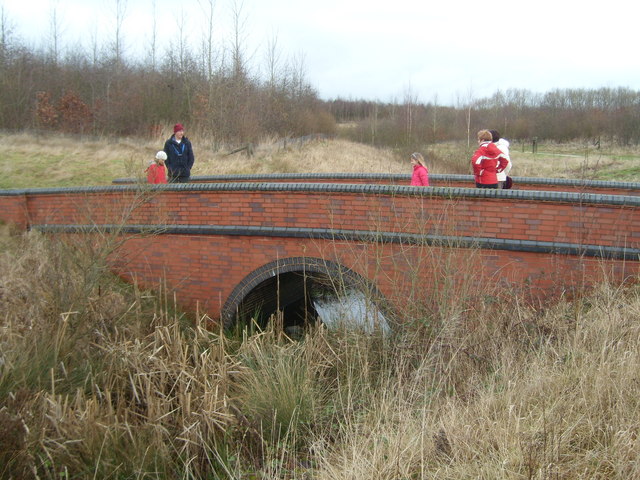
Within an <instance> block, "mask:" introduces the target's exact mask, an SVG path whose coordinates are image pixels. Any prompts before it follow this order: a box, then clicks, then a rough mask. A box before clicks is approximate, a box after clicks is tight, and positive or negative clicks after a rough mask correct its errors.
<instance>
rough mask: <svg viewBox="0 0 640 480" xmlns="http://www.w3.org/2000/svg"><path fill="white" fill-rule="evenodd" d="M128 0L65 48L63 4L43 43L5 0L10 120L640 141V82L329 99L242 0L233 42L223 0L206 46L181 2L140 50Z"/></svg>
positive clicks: (0, 95) (107, 130)
mask: <svg viewBox="0 0 640 480" xmlns="http://www.w3.org/2000/svg"><path fill="white" fill-rule="evenodd" d="M126 1H127V0H112V6H113V12H112V16H113V20H114V21H113V22H112V23H113V25H112V29H111V30H110V31H111V32H112V33H111V35H112V37H111V38H110V39H108V40H107V41H105V42H104V44H99V43H98V41H97V39H96V38H92V39H91V40H92V41H91V45H90V46H89V47H88V48H87V47H86V46H85V47H81V46H78V47H74V48H68V47H67V48H63V45H64V42H63V35H62V30H63V29H62V27H61V23H62V20H61V15H59V14H58V12H57V11H56V9H55V7H54V8H53V10H52V11H51V20H50V32H49V34H48V36H47V38H46V39H45V40H46V42H45V43H46V45H47V46H46V47H45V48H44V49H40V50H38V49H35V48H31V47H27V46H25V45H24V44H23V43H22V42H21V41H20V40H19V39H18V38H17V36H16V35H14V29H13V28H12V23H11V19H9V18H7V15H6V13H5V11H4V9H3V8H2V7H1V6H0V129H24V128H37V129H51V130H55V131H64V132H74V133H90V134H127V135H144V134H148V133H155V132H157V130H158V126H159V125H163V124H164V125H166V124H171V123H174V122H177V121H180V122H184V123H187V124H188V125H189V129H190V130H191V131H194V130H199V131H200V132H201V133H203V134H206V135H209V136H211V137H212V138H213V139H214V140H215V141H217V142H220V143H242V142H255V141H258V140H260V139H261V138H264V137H267V136H278V137H283V136H303V135H308V134H312V133H313V134H315V133H324V134H334V133H335V131H336V123H350V124H351V128H348V129H345V130H344V131H345V132H347V133H346V134H347V135H348V136H349V137H350V138H351V139H353V140H356V141H360V142H364V143H371V144H374V145H384V146H403V145H419V144H425V143H435V142H440V141H448V140H464V139H466V141H467V142H471V141H472V137H473V132H475V131H476V130H478V129H480V128H487V127H491V128H496V129H498V130H500V131H501V132H502V133H503V135H505V136H506V137H508V138H510V139H513V140H529V139H533V138H538V139H540V140H555V141H568V140H575V139H581V140H584V139H590V140H594V141H596V140H598V141H599V140H602V141H608V142H611V143H616V144H621V145H637V144H638V143H640V92H638V91H634V90H630V89H628V88H601V89H597V90H584V89H575V90H571V89H564V90H554V91H550V92H547V93H533V92H531V91H528V90H507V91H505V92H500V91H499V92H497V93H495V94H494V95H493V96H491V97H489V98H483V99H476V98H473V95H472V93H471V92H469V94H468V95H466V98H465V99H459V100H458V101H457V102H456V104H455V105H441V104H439V103H438V98H437V96H435V97H434V98H433V100H432V101H430V102H427V103H424V102H419V101H418V98H417V95H416V94H415V93H414V92H412V91H407V92H404V98H403V99H402V101H395V102H386V103H385V102H379V101H366V100H342V99H335V100H330V101H322V100H320V99H319V97H318V94H317V92H316V91H315V90H314V89H313V88H312V87H311V86H310V84H309V83H308V81H307V80H306V77H305V65H304V57H303V56H302V55H298V56H295V57H294V58H292V59H286V60H283V59H282V57H281V54H280V52H279V48H278V44H277V38H273V39H272V40H271V41H269V42H267V44H266V45H265V46H264V52H262V53H263V55H262V58H263V62H262V64H261V65H256V62H254V61H253V60H254V58H255V55H248V54H247V53H246V48H247V38H246V35H245V21H246V17H245V15H244V13H243V11H242V3H241V0H229V1H230V2H231V10H230V12H231V15H232V23H233V28H232V33H231V38H230V39H227V41H225V42H224V45H221V44H219V43H217V42H219V40H216V39H215V38H214V35H213V31H214V22H215V20H216V16H215V15H214V4H215V0H200V1H199V2H198V8H199V9H200V10H199V11H198V12H196V14H198V15H201V17H202V18H203V19H204V20H205V24H206V28H205V29H204V31H203V33H202V36H201V37H200V39H199V41H198V43H197V47H195V48H194V47H192V43H190V42H189V41H188V36H187V32H188V31H189V24H188V21H187V18H186V17H185V14H184V11H181V13H180V14H178V15H177V17H176V24H175V26H174V28H173V29H172V36H171V41H170V44H169V45H168V47H167V48H165V49H164V50H162V51H161V49H160V47H159V42H158V40H157V39H158V33H157V30H158V28H157V25H156V22H155V20H154V21H153V25H152V26H151V27H152V35H151V41H150V42H149V44H148V45H147V50H146V57H145V58H144V59H143V60H140V59H131V58H128V57H127V56H126V55H125V52H126V48H125V44H126V38H125V36H124V33H123V32H124V30H123V28H122V27H123V22H124V20H125V19H126V15H127V12H126V6H127V4H126ZM149 1H150V2H151V4H152V5H153V7H154V9H155V0H149ZM153 18H154V19H155V18H156V17H155V15H154V17H153ZM63 52H64V53H63Z"/></svg>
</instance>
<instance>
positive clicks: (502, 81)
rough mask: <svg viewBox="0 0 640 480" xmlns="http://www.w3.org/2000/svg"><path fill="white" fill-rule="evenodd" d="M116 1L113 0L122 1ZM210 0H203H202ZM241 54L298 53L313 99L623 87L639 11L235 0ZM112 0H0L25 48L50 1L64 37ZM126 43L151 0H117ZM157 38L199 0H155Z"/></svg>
mask: <svg viewBox="0 0 640 480" xmlns="http://www.w3.org/2000/svg"><path fill="white" fill-rule="evenodd" d="M121 1H122V0H121ZM208 1H209V0H205V2H207V3H208ZM233 1H234V0H215V7H214V16H215V18H214V30H215V33H216V35H217V37H218V42H219V43H222V42H225V41H226V42H228V40H229V38H230V32H231V31H232V28H231V24H232V15H231V10H232V9H231V6H230V5H231V4H232V3H233ZM236 2H237V4H238V5H240V4H242V16H243V19H244V22H243V35H244V43H245V44H246V49H245V50H246V52H247V54H248V55H250V56H251V60H250V65H251V66H253V67H255V68H263V67H264V65H265V57H266V50H267V49H266V45H267V44H268V43H269V42H271V41H273V40H274V39H277V49H278V51H279V53H280V55H281V56H282V58H283V60H286V59H292V58H294V57H295V58H297V59H298V60H300V59H303V61H304V67H305V71H306V76H307V80H308V81H309V83H310V84H311V85H312V86H313V87H314V88H315V89H316V90H317V91H318V93H319V94H320V96H321V97H322V98H324V99H333V98H337V97H341V98H345V99H349V98H352V99H368V100H380V101H392V100H398V101H402V100H403V99H404V98H405V97H406V96H407V95H408V94H411V95H412V96H413V97H417V99H418V101H421V102H425V103H426V102H430V101H434V100H435V99H436V98H437V101H438V103H440V104H456V103H457V102H459V101H460V102H465V101H466V100H467V99H469V98H474V99H477V98H482V97H486V96H490V95H492V94H493V93H495V92H496V91H498V90H502V91H504V90H507V89H527V90H530V91H533V92H546V91H549V90H553V89H555V88H588V89H591V88H600V87H611V88H615V87H628V88H632V89H634V90H640V60H639V55H638V52H637V51H636V46H637V45H638V40H637V38H638V22H639V19H638V17H637V15H636V14H635V12H632V11H631V9H632V8H634V5H635V2H633V1H630V0H624V1H622V0H608V1H606V2H594V1H591V0H582V1H579V0H538V1H535V2H532V1H526V2H525V1H519V0H511V1H503V0H493V1H490V2H486V9H483V8H484V7H483V2H479V1H477V0H476V1H469V0H448V1H430V0H385V1H378V0H317V1H309V0H244V1H242V0H236ZM115 3H116V0H57V1H56V0H0V6H2V7H3V8H4V14H5V18H6V19H7V22H8V24H9V25H10V26H11V27H13V33H14V35H16V36H17V37H19V38H20V39H21V40H23V41H25V42H26V43H28V44H30V45H33V46H35V47H43V45H44V43H45V41H46V40H47V38H48V37H50V32H51V23H52V22H51V19H52V12H53V9H54V6H55V5H57V6H56V8H55V11H56V14H57V18H58V24H59V27H60V32H61V35H60V37H61V42H62V43H63V44H65V45H73V44H77V43H81V44H82V45H84V46H85V48H87V49H88V48H89V46H90V45H91V44H92V40H91V39H92V38H96V37H97V39H98V43H105V42H109V41H111V40H112V38H113V36H114V33H113V31H114V25H115V14H114V12H115V7H114V5H115ZM124 3H125V4H126V11H125V20H124V23H123V29H124V34H123V38H124V42H125V46H126V48H127V54H128V55H132V54H133V53H134V52H136V51H145V49H148V45H149V44H150V39H151V31H152V24H153V21H152V18H153V13H152V12H153V9H152V5H153V3H154V2H153V0H125V1H124ZM155 4H156V11H157V13H156V19H157V25H158V31H159V33H160V35H159V41H160V42H163V43H164V44H165V45H166V44H168V41H169V39H170V38H174V39H175V38H176V37H177V36H178V33H177V21H176V18H179V17H180V15H181V14H182V13H184V19H185V25H186V27H187V28H186V29H188V31H189V34H188V40H189V42H190V43H191V44H192V45H194V48H196V46H197V45H198V44H199V42H200V39H201V38H202V32H203V29H205V28H204V27H203V25H202V19H203V17H204V15H203V10H202V8H201V6H200V2H199V1H198V0H183V1H182V2H179V1H169V0H155Z"/></svg>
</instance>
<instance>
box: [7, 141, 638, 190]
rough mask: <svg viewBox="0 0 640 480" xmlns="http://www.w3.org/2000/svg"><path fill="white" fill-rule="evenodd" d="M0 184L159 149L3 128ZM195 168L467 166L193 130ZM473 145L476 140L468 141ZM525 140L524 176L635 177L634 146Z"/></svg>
mask: <svg viewBox="0 0 640 480" xmlns="http://www.w3.org/2000/svg"><path fill="white" fill-rule="evenodd" d="M1 138H2V142H3V145H5V154H4V155H3V156H2V157H1V158H0V188H30V187H62V186H81V185H109V184H110V183H111V181H112V180H113V179H114V178H122V177H143V172H144V169H145V168H146V165H147V162H148V161H149V160H150V159H152V158H153V157H154V155H155V152H156V151H157V150H159V149H162V147H163V145H164V140H165V139H164V137H158V138H153V139H149V138H147V139H133V138H102V139H87V138H85V139H81V138H75V137H65V136H61V135H35V134H32V133H20V134H3V135H2V136H1ZM192 140H193V143H194V149H195V152H196V163H195V166H194V169H193V172H192V174H193V175H214V174H247V173H299V172H301V173H302V172H314V173H331V172H358V173H359V172H371V173H407V174H408V173H410V172H411V166H410V164H409V161H408V160H407V159H408V155H409V154H410V153H411V151H413V150H419V151H422V152H423V153H424V154H425V156H426V158H427V161H428V164H429V170H430V172H431V173H440V174H444V173H452V174H467V173H470V168H469V159H470V157H471V150H470V149H468V148H467V147H466V144H464V145H463V144H455V143H445V144H438V145H427V146H415V147H413V148H412V149H411V151H410V150H409V149H397V150H391V149H379V148H374V147H371V146H367V145H362V144H359V143H354V142H349V141H347V140H340V139H335V140H318V141H312V142H309V143H305V144H295V143H294V144H291V143H289V144H288V145H287V146H286V147H285V146H284V145H283V144H281V142H278V141H276V140H275V139H273V140H263V141H262V142H261V143H259V144H258V145H256V146H255V155H254V156H252V157H247V156H246V155H245V154H244V152H239V153H235V154H232V155H229V151H230V149H229V148H223V147H220V146H219V145H214V144H212V143H211V142H210V140H209V139H207V138H206V137H194V138H193V139H192ZM472 147H475V145H474V146H472ZM538 151H539V152H540V153H537V154H533V153H532V152H531V150H530V146H528V145H524V146H523V145H521V144H517V143H514V144H513V145H512V150H511V153H512V159H513V163H514V167H513V170H512V174H513V175H514V176H523V177H555V178H587V179H603V180H624V181H640V167H638V161H639V160H640V149H638V148H636V149H632V148H629V149H617V150H615V151H613V150H606V149H602V150H597V149H594V148H592V147H585V146H582V145H580V144H563V145H540V146H539V150H538Z"/></svg>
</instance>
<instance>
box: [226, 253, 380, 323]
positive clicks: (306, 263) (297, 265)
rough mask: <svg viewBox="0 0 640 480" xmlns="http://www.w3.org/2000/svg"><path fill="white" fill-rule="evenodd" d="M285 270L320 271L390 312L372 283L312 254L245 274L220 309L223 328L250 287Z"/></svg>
mask: <svg viewBox="0 0 640 480" xmlns="http://www.w3.org/2000/svg"><path fill="white" fill-rule="evenodd" d="M287 273H305V274H309V275H311V276H313V275H314V274H320V275H323V276H326V277H328V278H330V279H332V280H333V281H335V282H336V284H337V285H338V288H341V287H346V288H354V289H357V290H359V291H361V292H363V293H365V294H366V295H368V296H369V297H370V298H372V299H373V301H374V303H375V305H376V307H378V308H379V309H380V310H381V311H383V312H384V313H385V315H390V312H391V307H390V305H389V303H388V302H387V301H386V299H385V298H384V296H383V295H382V294H381V293H380V292H379V290H378V288H377V287H376V285H375V284H374V283H373V282H371V281H369V280H368V279H366V278H365V277H363V276H362V275H360V274H358V273H356V272H354V271H353V270H351V269H350V268H348V267H346V266H344V265H342V264H340V263H337V262H333V261H331V260H326V259H323V258H316V257H290V258H283V259H278V260H275V261H273V262H269V263H267V264H266V265H263V266H262V267H260V268H257V269H255V270H253V271H252V272H251V273H249V274H248V275H247V276H246V277H245V278H244V279H243V280H242V281H241V282H240V283H239V284H238V285H236V287H235V288H234V289H233V291H232V292H231V294H230V295H229V297H228V298H227V300H226V302H225V303H224V306H223V307H222V311H221V320H222V322H223V324H224V325H225V327H230V326H232V325H234V323H235V322H236V321H237V318H236V317H237V313H238V310H239V308H240V306H241V305H242V302H243V301H244V300H245V299H246V298H247V297H248V296H249V294H251V293H252V292H253V291H254V289H256V288H257V287H258V286H261V285H263V284H265V283H268V282H269V281H273V283H274V284H275V283H276V278H277V277H278V276H281V275H284V274H287Z"/></svg>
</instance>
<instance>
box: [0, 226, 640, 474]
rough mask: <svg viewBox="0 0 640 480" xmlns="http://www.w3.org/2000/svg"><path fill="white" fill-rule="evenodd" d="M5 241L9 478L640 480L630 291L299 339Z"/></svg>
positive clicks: (11, 235) (4, 468)
mask: <svg viewBox="0 0 640 480" xmlns="http://www.w3.org/2000/svg"><path fill="white" fill-rule="evenodd" d="M0 242H1V245H2V253H1V254H0V311H2V318H0V352H1V354H0V431H1V432H3V434H2V435H1V436H0V465H1V467H0V478H16V479H17V478H49V479H54V478H56V479H60V478H87V479H88V478H91V479H94V478H140V479H141V478H184V479H216V478H220V479H222V478H224V479H240V478H264V479H274V478H282V479H308V478H314V479H320V480H324V479H335V480H337V479H344V478H351V479H354V480H358V479H363V480H364V479H367V480H369V479H398V480H399V479H409V478H416V479H418V478H420V479H422V478H439V479H440V478H451V479H459V478H525V479H527V478H530V479H533V478H637V477H638V476H639V475H640V464H638V462H637V452H638V447H640V445H638V442H639V440H638V434H639V433H640V432H639V430H640V417H638V414H637V413H638V409H639V407H640V399H639V397H638V395H637V390H638V385H637V384H638V371H640V324H639V323H638V321H637V319H638V318H639V317H640V288H638V286H637V285H636V286H633V287H628V288H626V289H622V288H615V287H614V286H612V285H608V284H603V285H601V286H600V287H599V288H598V289H597V290H596V291H593V292H591V293H590V294H588V295H585V296H584V297H581V298H577V299H575V300H573V301H559V302H558V303H556V304H554V305H550V306H548V307H547V308H545V309H542V310H540V309H538V310H534V309H532V308H530V307H528V306H526V305H524V304H522V302H521V299H520V298H519V296H517V295H516V296H514V297H513V298H511V299H510V300H509V301H507V302H504V303H500V302H495V301H490V300H491V298H493V297H492V295H493V292H491V291H486V292H485V293H486V295H484V297H483V295H482V293H483V292H478V293H480V296H476V297H474V301H473V302H470V303H468V304H465V305H464V306H463V307H464V308H462V309H457V310H456V311H455V312H451V314H450V315H449V314H447V313H446V312H447V311H448V310H446V309H443V310H441V311H438V310H436V309H433V308H432V306H431V305H429V304H426V305H425V306H424V308H423V310H422V316H421V317H420V319H421V321H422V322H423V324H424V325H425V326H428V328H411V329H409V328H407V329H400V330H397V331H395V332H394V334H393V335H382V334H376V333H373V334H364V333H362V332H358V331H354V330H345V331H328V330H326V329H324V328H321V327H318V328H312V329H310V330H309V332H308V334H307V335H306V336H305V337H304V338H303V339H302V340H300V341H297V342H293V341H290V340H289V339H288V338H287V337H286V336H284V335H283V334H282V330H281V329H279V328H277V322H273V323H272V324H271V327H270V328H268V329H267V330H266V331H264V332H262V333H260V334H257V335H253V336H242V335H241V336H237V337H235V336H231V337H229V336H226V335H221V334H220V333H219V332H212V331H209V330H206V329H204V328H202V324H203V323H204V321H205V320H206V319H198V318H196V319H195V320H193V321H189V322H186V321H184V316H183V315H181V314H180V313H179V312H178V311H177V310H176V309H175V308H174V306H173V304H172V303H173V302H172V300H171V299H169V298H167V295H166V294H164V293H163V290H162V289H159V290H158V292H159V293H153V292H147V291H140V290H139V289H138V288H136V286H135V285H134V286H126V285H123V284H121V283H119V282H117V281H116V280H115V279H114V278H113V277H111V276H110V275H109V273H108V272H107V271H106V269H104V268H102V266H103V265H104V264H103V262H102V261H101V260H100V259H96V258H95V252H96V251H100V250H99V249H98V250H96V248H95V245H94V244H91V245H85V244H84V243H83V242H86V240H82V239H78V240H77V241H76V243H75V244H74V245H73V248H69V246H68V244H65V243H61V242H58V241H56V240H55V239H49V238H46V237H43V236H42V235H40V234H38V233H36V232H29V233H19V232H11V231H10V229H8V228H7V227H3V228H2V235H0ZM88 265H94V267H93V268H92V269H91V268H89V269H88V267H87V266H88ZM87 270H91V272H93V273H91V274H87ZM482 298H486V300H487V301H483V300H482ZM415 301H416V302H418V301H420V298H419V297H418V296H417V297H416V299H415ZM461 301H463V300H461ZM461 311H462V312H463V314H460V312H461ZM443 312H444V313H443Z"/></svg>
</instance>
